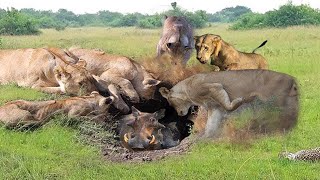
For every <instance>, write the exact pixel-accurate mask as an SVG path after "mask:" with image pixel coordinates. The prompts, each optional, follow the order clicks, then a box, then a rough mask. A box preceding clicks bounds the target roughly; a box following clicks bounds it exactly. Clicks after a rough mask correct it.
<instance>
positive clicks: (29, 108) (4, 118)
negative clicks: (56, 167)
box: [0, 91, 114, 128]
mask: <svg viewBox="0 0 320 180" xmlns="http://www.w3.org/2000/svg"><path fill="white" fill-rule="evenodd" d="M113 100H114V98H113V97H112V96H110V97H103V96H101V95H100V94H99V93H98V92H96V91H94V92H92V93H91V94H90V96H79V97H71V98H67V99H61V100H49V101H25V100H17V101H11V102H8V103H6V104H5V105H3V106H1V107H0V122H2V123H4V124H5V126H7V127H13V128H15V127H17V126H18V127H20V126H22V127H29V126H39V125H42V124H44V123H46V122H47V120H48V119H49V118H50V117H51V116H52V115H54V114H56V113H58V112H60V113H63V114H66V115H68V117H80V116H86V117H90V118H93V119H94V120H99V118H100V117H101V116H102V115H106V113H107V112H108V108H109V106H110V104H111V103H112V101H113Z"/></svg>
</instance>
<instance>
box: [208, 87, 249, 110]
mask: <svg viewBox="0 0 320 180" xmlns="http://www.w3.org/2000/svg"><path fill="white" fill-rule="evenodd" d="M209 91H210V93H211V94H210V97H211V98H212V99H214V100H215V101H216V102H217V103H219V104H220V105H221V106H222V107H223V108H225V109H226V110H228V111H233V110H235V109H237V108H238V107H239V106H240V105H241V104H242V103H244V98H242V97H238V98H236V99H234V100H233V101H230V97H229V95H228V93H227V91H226V90H225V89H224V88H223V86H222V84H220V83H213V84H210V87H209Z"/></svg>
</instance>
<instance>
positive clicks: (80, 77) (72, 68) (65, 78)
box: [54, 60, 97, 95]
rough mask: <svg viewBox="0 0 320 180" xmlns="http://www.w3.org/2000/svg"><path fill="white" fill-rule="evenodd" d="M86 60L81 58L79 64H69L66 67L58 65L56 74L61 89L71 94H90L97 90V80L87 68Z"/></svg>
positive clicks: (55, 69) (55, 70)
mask: <svg viewBox="0 0 320 180" xmlns="http://www.w3.org/2000/svg"><path fill="white" fill-rule="evenodd" d="M85 66H86V62H85V61H83V60H80V61H79V62H78V63H77V64H69V65H66V66H64V67H62V66H56V67H55V68H54V75H55V78H56V80H57V81H58V83H59V85H60V88H61V91H62V92H65V93H67V94H71V95H79V94H89V93H90V92H92V91H96V90H97V88H96V80H95V79H94V78H93V76H92V75H91V74H90V73H89V72H88V71H87V70H86V69H85Z"/></svg>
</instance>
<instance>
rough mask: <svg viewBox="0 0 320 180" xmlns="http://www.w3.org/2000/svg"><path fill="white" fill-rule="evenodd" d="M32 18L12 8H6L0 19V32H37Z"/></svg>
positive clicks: (21, 33) (18, 33)
mask: <svg viewBox="0 0 320 180" xmlns="http://www.w3.org/2000/svg"><path fill="white" fill-rule="evenodd" d="M39 33H40V31H39V30H38V29H37V28H36V24H35V22H34V20H32V19H30V18H28V17H27V16H25V15H23V14H21V13H20V12H19V11H18V10H16V9H14V8H12V9H11V10H7V11H6V14H5V15H4V17H3V18H2V19H1V20H0V34H3V35H32V34H39Z"/></svg>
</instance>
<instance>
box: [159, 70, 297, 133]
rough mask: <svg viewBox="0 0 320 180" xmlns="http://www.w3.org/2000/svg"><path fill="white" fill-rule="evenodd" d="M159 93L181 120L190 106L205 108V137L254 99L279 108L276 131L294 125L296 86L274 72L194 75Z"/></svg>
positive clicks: (290, 79)
mask: <svg viewBox="0 0 320 180" xmlns="http://www.w3.org/2000/svg"><path fill="white" fill-rule="evenodd" d="M159 91H160V93H161V95H162V96H163V97H165V98H166V99H167V100H168V102H169V104H170V105H171V106H173V107H174V108H175V109H176V111H177V112H178V114H179V115H180V116H184V115H186V114H187V112H188V109H189V108H190V107H191V106H193V105H197V106H203V107H204V108H206V109H207V110H208V121H207V124H206V130H205V134H206V136H212V135H214V134H215V133H216V131H217V129H218V126H219V124H220V122H221V120H222V119H223V118H224V116H225V115H226V114H228V112H230V111H233V110H235V109H236V108H238V107H239V106H241V105H242V104H243V103H247V102H250V101H252V100H253V99H259V100H261V101H262V102H265V103H267V102H268V103H271V104H273V106H274V107H278V108H279V110H280V118H281V119H280V122H279V124H278V125H279V126H278V129H279V130H283V129H289V128H290V127H292V126H293V125H295V124H296V121H297V113H298V91H297V84H296V82H295V80H294V78H293V77H291V76H289V75H286V74H283V73H278V72H274V71H268V70H239V71H224V72H211V73H203V74H196V75H193V76H191V77H189V78H187V79H185V80H183V81H181V82H179V83H178V84H176V85H175V86H174V87H173V88H171V89H170V90H168V89H166V88H160V90H159Z"/></svg>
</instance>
